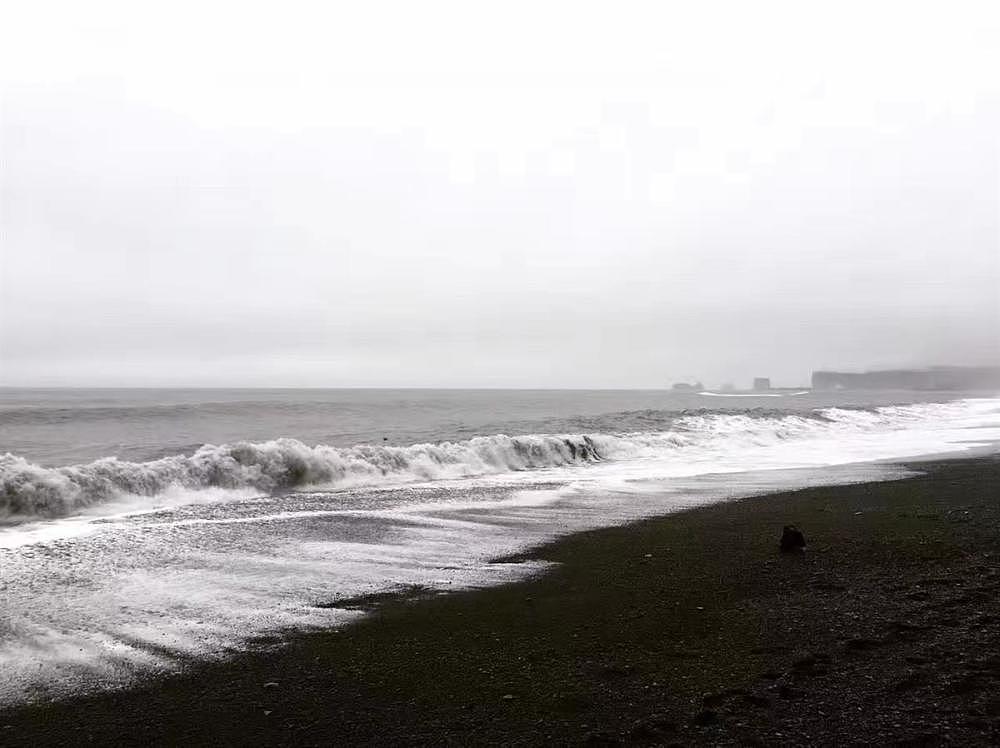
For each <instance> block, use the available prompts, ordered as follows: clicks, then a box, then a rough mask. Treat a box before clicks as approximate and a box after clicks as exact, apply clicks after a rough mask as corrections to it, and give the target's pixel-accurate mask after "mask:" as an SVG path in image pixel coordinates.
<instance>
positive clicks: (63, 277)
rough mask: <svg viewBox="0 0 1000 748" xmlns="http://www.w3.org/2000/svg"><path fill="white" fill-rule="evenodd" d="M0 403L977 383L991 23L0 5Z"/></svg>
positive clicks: (940, 14) (793, 14)
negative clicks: (894, 381)
mask: <svg viewBox="0 0 1000 748" xmlns="http://www.w3.org/2000/svg"><path fill="white" fill-rule="evenodd" d="M0 91H2V109H0V169H2V174H0V188H2V193H0V199H2V208H0V210H2V213H0V229H2V235H0V240H2V256H0V384H6V385H29V386H30V385H108V386H120V385H213V386H215V385H221V386H226V385H240V386H257V385H262V386H331V387H332V386H474V387H504V386H514V387H524V386H541V387H615V386H620V387H641V386H652V387H657V386H663V385H668V384H669V383H671V382H673V381H676V380H680V379H685V378H700V379H702V380H704V381H705V382H706V384H718V383H721V382H724V381H734V382H736V383H737V384H747V383H748V380H749V378H750V377H752V376H755V375H757V376H765V375H770V376H771V377H772V378H773V379H774V380H775V382H776V383H777V384H798V383H802V382H806V381H808V376H809V373H810V372H811V370H812V369H814V368H823V367H826V368H865V367H876V366H907V365H922V364H935V363H986V362H996V361H997V360H998V358H1000V355H998V354H1000V349H998V346H1000V342H998V341H1000V143H998V141H1000V6H997V5H996V3H993V2H982V3H961V2H947V3H945V2H936V3H926V4H925V3H915V2H898V3H894V2H883V3H878V2H862V3H856V4H855V3H845V2H842V1H838V2H826V3H817V2H790V3H787V4H785V3H782V4H772V3H761V2H752V3H747V2H734V3H711V2H697V3H681V2H677V3H667V2H654V3H648V4H646V3H626V2H606V3H581V2H567V3H545V2H538V1H537V0H536V1H535V2H526V3H515V2H509V1H505V2H502V3H485V2H468V1H466V2H456V3H433V2H398V3H382V2H370V3H368V2H365V3H361V2H352V3H347V2H344V3H316V4H301V3H293V2H281V3H278V2H271V3H267V4H253V3H247V2H243V1H241V2H232V3H225V2H205V1H204V0H203V1H202V2H195V3H184V2H176V1H173V2H169V3H166V2H164V3H156V4H153V3H135V2H123V3H104V2H94V1H90V2H86V3H80V2H66V3H50V2H44V1H41V2H39V1H38V0H33V1H32V2H22V3H8V4H5V5H4V6H3V10H2V11H0Z"/></svg>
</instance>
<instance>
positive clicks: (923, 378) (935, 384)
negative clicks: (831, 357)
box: [812, 366, 1000, 390]
mask: <svg viewBox="0 0 1000 748" xmlns="http://www.w3.org/2000/svg"><path fill="white" fill-rule="evenodd" d="M812 386H813V389H814V390H994V389H1000V366H932V367H930V368H928V369H888V370H884V371H866V372H842V371H814V372H813V375H812Z"/></svg>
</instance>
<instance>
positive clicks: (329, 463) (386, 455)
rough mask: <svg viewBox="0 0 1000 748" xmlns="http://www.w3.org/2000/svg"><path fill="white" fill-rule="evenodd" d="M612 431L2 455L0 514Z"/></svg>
mask: <svg viewBox="0 0 1000 748" xmlns="http://www.w3.org/2000/svg"><path fill="white" fill-rule="evenodd" d="M613 441H616V439H615V437H607V436H600V435H597V436H589V435H569V436H552V435H528V436H517V437H510V436H505V435H502V434H499V435H495V436H485V437H477V438H475V439H470V440H469V441H465V442H444V443H442V444H416V445H412V446H409V447H392V446H371V445H360V446H356V447H351V448H349V449H337V448H335V447H330V446H326V445H318V446H315V447H310V446H307V445H306V444H303V443H302V442H300V441H298V440H296V439H276V440H273V441H267V442H237V443H235V444H224V445H220V446H215V445H206V446H203V447H201V448H200V449H198V450H197V451H196V452H195V453H194V454H192V455H189V456H185V455H177V456H171V457H164V458H162V459H159V460H153V461H151V462H128V461H123V460H119V459H117V458H115V457H107V458H104V459H100V460H96V461H94V462H91V463H87V464H85V465H71V466H67V467H56V468H47V467H43V466H41V465H36V464H34V463H32V462H29V461H28V460H25V459H24V458H23V457H19V456H17V455H13V454H10V453H8V454H5V455H2V456H0V516H7V517H10V516H41V517H55V516H61V515H65V514H69V513H71V512H73V511H74V510H77V509H81V508H83V507H86V506H89V505H92V504H97V503H101V502H105V501H110V500H112V499H116V498H120V497H122V496H127V495H134V496H155V495H157V494H159V493H162V492H163V491H165V490H167V489H168V488H172V487H181V488H187V489H191V490H199V489H205V488H227V489H252V490H255V491H260V492H271V491H282V490H289V489H293V488H298V487H302V486H321V485H334V486H341V487H342V486H350V485H358V484H367V483H373V482H396V481H413V480H438V479H443V478H461V477H468V476H473V475H487V474H491V473H501V472H509V471H515V470H529V469H534V468H541V467H558V466H562V465H570V464H574V463H585V462H593V461H596V460H600V459H603V457H604V454H603V453H602V445H601V443H600V442H604V447H605V448H607V447H608V446H610V444H611V443H612V442H613Z"/></svg>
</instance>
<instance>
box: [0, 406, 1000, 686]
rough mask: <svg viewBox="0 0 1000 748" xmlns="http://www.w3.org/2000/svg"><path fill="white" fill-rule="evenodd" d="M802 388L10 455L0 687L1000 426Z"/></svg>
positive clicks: (253, 631)
mask: <svg viewBox="0 0 1000 748" xmlns="http://www.w3.org/2000/svg"><path fill="white" fill-rule="evenodd" d="M806 397H807V396H803V397H796V398H795V400H796V401H797V402H798V401H802V400H804V399H806ZM811 405H813V404H811V403H806V404H805V405H797V406H796V407H795V409H789V410H786V411H780V410H776V409H774V408H773V407H770V406H769V407H768V409H766V410H762V409H748V410H745V411H741V412H732V411H711V410H705V409H703V408H701V409H697V410H688V411H687V412H679V411H677V410H671V411H669V412H659V411H623V412H621V413H618V414H614V413H612V414H598V415H597V416H595V417H592V418H591V417H588V418H586V419H577V420H576V421H573V422H572V425H585V424H591V425H595V426H601V427H602V428H601V429H600V430H598V429H595V430H586V431H572V432H569V431H568V432H566V433H550V432H545V433H543V432H537V433H521V434H513V435H504V434H499V433H493V434H488V435H481V436H474V437H472V438H468V439H451V440H442V441H435V442H428V443H414V444H401V445H393V444H378V443H376V444H374V445H360V446H350V445H340V446H333V445H327V444H309V443H306V442H304V441H302V440H299V439H291V438H286V439H268V440H263V441H246V442H232V443H223V444H219V445H215V446H205V447H200V448H197V449H193V450H191V451H190V452H186V453H179V454H172V455H165V456H163V457H160V458H158V459H155V460H146V461H142V460H127V459H122V460H119V459H117V458H102V459H97V460H91V461H88V462H82V463H79V464H72V465H51V464H50V465H43V464H40V463H38V462H35V461H33V460H31V459H29V458H28V457H23V456H16V455H12V454H11V455H6V456H5V457H3V458H0V507H2V508H3V511H4V513H5V514H6V515H7V524H6V525H5V526H4V527H2V528H0V603H2V607H0V699H3V700H4V701H7V702H12V701H19V700H23V699H26V698H32V697H38V696H40V695H46V694H49V695H59V694H64V693H67V692H73V691H78V690H81V689H91V688H101V687H115V686H118V685H127V684H128V683H129V682H132V681H133V680H134V679H135V678H139V677H148V675H149V674H151V673H156V672H159V671H164V670H170V669H173V668H176V667H178V666H179V665H180V664H182V663H183V662H184V661H185V659H186V658H191V657H194V658H214V657H220V656H225V654H226V653H227V652H229V651H232V650H234V649H239V648H244V647H247V646H254V641H255V640H257V639H258V637H267V636H274V635H280V634H281V633H282V632H284V631H287V630H289V629H303V628H309V627H316V626H331V625H339V624H343V623H347V622H349V621H351V620H353V619H354V618H356V617H357V616H358V613H356V612H353V611H347V610H343V609H339V608H337V607H336V606H335V601H336V600H337V599H338V598H345V597H351V596H355V595H358V594H365V593H371V592H377V591H380V590H387V589H391V588H394V587H399V586H401V585H422V586H426V587H430V588H435V589H456V588H464V587H475V586H481V585H489V584H496V583H501V582H504V581H507V580H510V579H515V578H519V577H521V576H523V575H524V574H527V573H531V572H533V571H536V570H537V569H538V568H539V567H538V565H532V564H528V565H508V564H495V563H489V561H490V560H491V559H495V558H497V557H499V556H503V555H506V554H509V553H512V552H516V551H519V550H522V549H524V548H526V547H529V546H533V545H537V544H539V543H542V542H544V541H546V540H548V539H551V538H553V537H556V536H558V535H560V534H564V533H568V532H574V531H577V530H582V529H589V528H593V527H599V526H606V525H612V524H617V523H621V522H624V521H629V520H632V519H636V518H640V517H646V516H651V515H656V514H663V513H667V512H671V511H676V510H678V509H682V508H685V507H689V506H695V505H699V504H704V503H709V502H713V501H719V500H725V499H728V498H731V497H734V496H742V495H748V494H752V493H760V492H766V491H770V490H774V489H777V488H789V487H798V486H805V485H815V484H830V483H842V482H850V481H856V480H868V479H877V478H881V479H888V478H893V477H898V476H900V475H901V474H902V471H901V469H900V468H898V467H893V466H892V465H891V464H886V463H879V462H875V461H879V460H898V459H903V458H910V457H915V456H920V455H927V454H936V453H945V452H950V453H954V452H961V451H967V450H969V449H972V448H975V447H981V446H985V445H992V444H994V443H997V442H1000V400H997V399H985V398H968V399H962V400H955V401H951V402H940V403H934V402H928V403H910V404H894V405H883V406H875V407H867V408H856V407H850V408H845V407H822V406H821V407H814V406H813V407H810V406H811ZM552 423H556V421H552ZM616 423H618V424H621V425H622V426H625V428H622V429H621V430H613V429H608V428H607V427H608V426H612V425H614V424H616ZM643 426H645V428H642V427H643ZM32 428H36V426H34V425H32ZM331 603H334V604H333V605H331Z"/></svg>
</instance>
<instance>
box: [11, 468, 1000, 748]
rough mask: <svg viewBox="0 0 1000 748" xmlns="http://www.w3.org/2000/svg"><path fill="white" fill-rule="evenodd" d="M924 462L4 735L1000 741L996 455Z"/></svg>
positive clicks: (557, 553) (92, 704)
mask: <svg viewBox="0 0 1000 748" xmlns="http://www.w3.org/2000/svg"><path fill="white" fill-rule="evenodd" d="M917 467H918V469H920V470H924V471H926V474H924V475H921V476H919V477H914V478H909V479H905V480H900V481H894V482H888V483H874V484H862V485H855V486H846V487H836V488H816V489H808V490H803V491H796V492H790V493H784V494H780V495H774V496H765V497H757V498H752V499H746V500H743V501H738V502H733V503H729V504H723V505H717V506H713V507H707V508H703V509H698V510H694V511H690V512H686V513H683V514H678V515H673V516H669V517H665V518H660V519H654V520H650V521H645V522H641V523H638V524H634V525H630V526H626V527H621V528H613V529H606V530H599V531H595V532H589V533H584V534H580V535H575V536H571V537H567V538H565V539H563V540H560V541H559V542H556V543H554V544H552V545H550V546H547V547H544V548H542V549H540V550H538V551H537V552H536V553H535V554H533V555H534V557H536V558H541V559H546V560H549V561H554V562H558V563H559V565H558V566H557V567H555V568H554V569H553V570H552V571H551V572H550V573H549V574H547V575H545V576H542V577H540V578H538V579H534V580H532V581H529V582H526V583H521V584H516V585H511V586H508V587H503V588H497V589H489V590H482V591H474V592H468V593H458V594H453V595H448V596H443V597H437V598H434V599H416V600H413V599H391V600H383V601H370V602H371V604H373V605H376V604H377V609H376V612H375V613H374V614H373V615H372V616H371V617H370V618H369V619H367V620H366V621H364V622H362V623H361V624H359V625H357V626H354V627H352V628H350V629H347V630H344V631H341V632H327V633H319V634H310V635H306V636H301V637H297V638H295V639H294V640H293V641H292V642H291V643H290V644H289V645H288V646H287V647H283V648H277V649H274V650H272V651H269V652H265V653H255V654H246V655H243V656H240V657H238V658H236V659H234V660H231V661H229V662H226V663H224V664H214V665H205V666H197V667H192V668H189V669H188V670H187V671H186V672H185V673H183V674H181V675H178V676H174V677H170V678H168V679H166V680H163V681H158V682H155V683H151V684H150V685H149V686H148V687H145V688H141V689H138V690H134V691H131V692H127V693H118V694H104V695H97V696H92V697H85V698H79V699H76V700H72V701H69V702H62V703H54V704H37V705H33V706H30V707H24V708H20V709H15V710H10V711H7V712H6V713H2V714H0V743H2V744H4V745H46V744H64V745H66V744H87V743H92V744H100V745H110V744H146V745H149V744H157V745H163V744H171V745H178V744H187V745H190V744H216V745H218V744H231V745H237V744H238V745H249V744H281V745H299V744H302V745H345V744H383V745H390V744H392V745H399V744H404V745H405V744H432V745H440V744H445V745H450V744H454V745H474V744H551V743H555V744H578V743H589V744H598V745H600V744H608V745H611V744H622V743H623V744H667V745H669V744H675V743H676V744H691V743H708V744H743V743H750V744H754V743H759V744H768V745H780V744H813V745H815V744H825V745H843V744H871V743H880V744H881V743H911V744H939V743H955V744H962V745H969V744H983V745H985V744H996V743H997V742H998V741H1000V596H998V592H1000V565H998V559H1000V496H998V493H997V485H998V479H1000V458H998V457H996V456H993V457H982V458H975V459H968V460H959V461H950V462H940V463H935V464H924V465H919V466H917ZM789 523H795V524H797V525H798V526H799V527H801V528H802V529H803V530H804V532H805V535H806V539H807V541H808V543H809V548H808V550H807V552H805V553H803V554H787V555H782V554H780V553H779V552H778V548H777V545H778V538H779V536H780V533H781V528H782V526H783V525H785V524H789Z"/></svg>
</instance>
